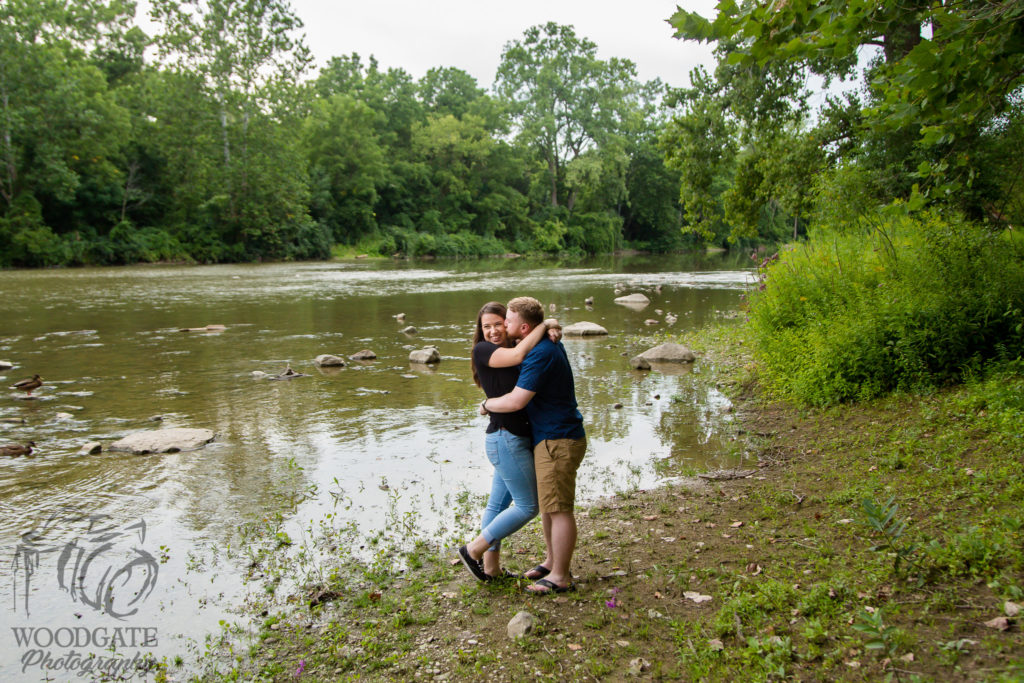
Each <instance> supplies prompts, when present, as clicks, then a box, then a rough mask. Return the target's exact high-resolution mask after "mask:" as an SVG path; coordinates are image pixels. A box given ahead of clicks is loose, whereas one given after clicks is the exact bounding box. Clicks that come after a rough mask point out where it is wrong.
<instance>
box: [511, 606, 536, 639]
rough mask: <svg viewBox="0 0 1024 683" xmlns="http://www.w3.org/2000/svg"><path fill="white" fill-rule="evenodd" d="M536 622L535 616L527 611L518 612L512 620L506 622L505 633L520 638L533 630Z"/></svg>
mask: <svg viewBox="0 0 1024 683" xmlns="http://www.w3.org/2000/svg"><path fill="white" fill-rule="evenodd" d="M536 623H537V617H535V616H533V615H532V614H530V613H529V612H518V613H517V614H516V615H515V616H514V617H512V620H511V621H509V622H508V628H507V633H508V637H509V638H520V637H522V636H525V635H527V634H528V633H530V632H531V631H533V627H534V624H536Z"/></svg>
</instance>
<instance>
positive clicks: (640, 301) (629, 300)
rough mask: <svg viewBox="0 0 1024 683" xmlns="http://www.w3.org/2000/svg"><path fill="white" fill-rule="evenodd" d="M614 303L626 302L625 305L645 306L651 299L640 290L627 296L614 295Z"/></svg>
mask: <svg viewBox="0 0 1024 683" xmlns="http://www.w3.org/2000/svg"><path fill="white" fill-rule="evenodd" d="M615 303H617V304H626V305H627V306H646V305H647V304H649V303H651V300H650V299H648V298H647V297H646V296H644V295H643V294H641V293H640V292H637V293H635V294H629V295H628V296H619V297H615Z"/></svg>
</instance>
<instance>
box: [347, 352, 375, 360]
mask: <svg viewBox="0 0 1024 683" xmlns="http://www.w3.org/2000/svg"><path fill="white" fill-rule="evenodd" d="M349 358H351V359H352V360H375V359H376V358H377V354H376V353H374V352H373V351H371V350H370V349H363V350H362V351H359V352H357V353H353V354H352V355H351V356H349Z"/></svg>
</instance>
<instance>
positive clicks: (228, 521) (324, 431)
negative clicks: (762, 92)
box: [0, 257, 749, 678]
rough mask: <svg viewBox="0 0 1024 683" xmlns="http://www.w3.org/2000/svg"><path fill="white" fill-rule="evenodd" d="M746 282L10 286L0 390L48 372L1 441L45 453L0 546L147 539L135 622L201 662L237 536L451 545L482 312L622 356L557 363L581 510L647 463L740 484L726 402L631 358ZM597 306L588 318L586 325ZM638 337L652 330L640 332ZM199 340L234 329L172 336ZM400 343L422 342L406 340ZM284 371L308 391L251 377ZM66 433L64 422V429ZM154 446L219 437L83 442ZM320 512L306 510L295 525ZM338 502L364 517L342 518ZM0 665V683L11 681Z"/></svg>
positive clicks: (595, 355)
mask: <svg viewBox="0 0 1024 683" xmlns="http://www.w3.org/2000/svg"><path fill="white" fill-rule="evenodd" d="M746 266H747V263H746V262H743V261H739V262H737V261H732V262H728V261H725V262H723V261H721V260H717V261H716V260H714V259H710V260H709V259H708V258H706V257H700V258H697V259H693V258H690V259H687V258H683V257H661V258H636V259H611V258H605V259H600V260H597V261H586V262H575V263H558V264H540V265H539V264H537V263H531V262H528V261H526V260H498V261H494V262H481V261H472V262H464V263H436V264H430V263H428V264H423V263H393V262H390V261H388V262H384V263H370V262H365V261H360V262H352V263H315V264H273V265H264V266H217V267H169V266H167V267H165V266H159V267H137V268H112V269H92V270H90V269H82V270H61V271H25V272H3V273H0V297H2V300H4V301H5V305H6V316H5V327H4V329H3V330H2V331H0V358H3V359H4V360H10V361H12V362H14V363H15V365H16V367H15V368H14V369H13V370H10V371H7V372H6V373H4V375H3V376H2V378H0V381H3V382H4V384H3V385H2V386H4V387H6V386H8V385H9V384H11V383H13V381H15V380H17V379H20V378H21V376H23V375H24V376H30V375H31V374H34V373H37V372H38V373H39V374H40V375H42V376H43V379H44V381H45V382H46V384H45V385H44V387H43V388H42V390H41V391H40V397H39V399H38V400H34V401H23V400H16V397H15V396H13V395H3V394H0V418H2V417H18V418H24V420H25V424H24V425H15V424H3V423H0V439H2V440H3V441H4V442H8V441H27V440H29V439H32V440H34V441H35V442H36V444H37V452H38V456H37V457H35V458H32V459H18V460H8V461H3V462H0V539H2V542H0V545H2V546H3V547H13V546H14V545H15V544H16V543H17V540H18V534H19V533H20V532H21V531H23V530H24V529H26V528H29V527H31V525H32V524H33V523H34V521H35V520H37V519H38V518H39V517H40V516H41V515H44V514H46V513H47V512H48V511H50V510H52V509H53V508H54V507H55V506H60V505H76V506H86V507H88V508H89V510H90V511H92V512H96V513H103V514H107V515H110V516H112V517H115V518H121V519H124V518H127V517H144V518H145V520H146V522H147V523H148V528H149V537H150V538H151V539H156V541H157V542H158V543H159V545H161V546H163V547H165V548H166V549H167V550H166V559H165V560H164V563H163V565H162V568H161V577H160V583H159V584H158V585H157V587H156V589H155V591H154V595H155V596H156V599H154V600H150V601H148V602H147V604H146V606H145V609H144V610H143V612H144V613H143V614H141V615H140V617H139V618H140V619H143V620H145V619H152V620H158V621H159V623H160V624H162V625H163V627H164V628H165V629H167V631H168V632H175V633H187V634H189V635H191V637H193V638H198V639H200V640H201V638H202V635H203V633H205V632H208V631H211V630H215V629H216V623H217V621H218V620H219V619H220V618H224V617H225V615H226V613H227V611H228V610H229V609H230V605H231V604H233V603H235V604H237V601H238V600H240V599H241V593H242V591H243V590H244V587H243V586H242V585H241V577H242V576H244V575H245V573H246V571H247V567H245V566H243V565H244V563H243V562H242V561H241V560H240V559H237V558H236V559H234V560H228V559H226V557H224V556H221V555H217V556H216V557H214V555H212V554H211V553H210V550H211V549H214V550H216V551H217V552H218V553H220V552H222V551H223V550H224V549H226V548H228V547H230V545H231V544H232V543H235V542H236V540H237V532H238V529H239V527H240V525H243V524H247V523H250V522H253V521H258V520H261V519H265V518H269V517H273V516H274V515H275V514H278V513H283V514H286V515H288V516H289V518H288V527H289V529H291V530H292V532H301V530H302V529H303V528H305V527H306V526H307V525H308V524H309V523H310V522H311V521H313V522H316V521H317V520H319V519H321V518H322V517H323V515H324V514H325V513H327V512H336V513H338V517H337V519H336V520H335V523H337V524H344V523H347V522H349V521H351V522H353V523H355V524H358V525H359V526H361V527H362V528H363V529H364V531H367V532H369V531H372V530H373V529H374V528H379V527H381V526H384V525H387V524H389V523H393V522H394V519H393V518H394V516H395V515H402V514H405V513H413V512H415V513H416V516H417V523H418V524H420V526H421V528H420V532H421V533H433V532H439V531H440V530H441V529H450V528H451V525H452V524H453V520H452V519H451V516H452V506H451V500H452V499H453V497H454V496H457V495H458V493H459V492H460V491H464V490H466V489H468V490H470V491H473V492H480V493H483V492H485V491H486V489H487V482H488V481H489V477H490V468H489V466H488V465H487V463H486V459H485V457H484V454H483V438H482V435H483V429H484V426H485V419H484V418H483V417H481V416H479V415H477V413H476V410H475V408H476V405H477V403H478V401H479V398H480V395H479V390H478V389H477V388H476V387H475V386H474V385H473V384H472V381H471V377H470V372H469V341H468V340H469V338H470V336H471V334H472V326H473V323H474V319H475V313H476V311H477V309H478V308H479V306H480V305H481V304H482V303H483V302H485V301H487V300H492V299H494V300H499V301H505V300H508V299H509V298H511V297H513V296H516V295H519V294H524V293H528V294H530V295H532V296H536V297H537V298H538V299H540V300H541V301H543V302H544V303H545V304H548V303H553V304H555V306H556V310H557V313H556V315H557V316H558V317H559V318H560V319H562V321H563V322H565V323H573V322H580V321H590V322H596V323H599V324H600V325H602V326H604V327H605V328H607V329H608V330H609V333H610V334H609V335H608V336H607V337H602V338H596V339H574V338H570V339H567V340H566V342H565V344H566V349H567V351H568V354H569V357H570V362H571V363H572V365H573V368H574V371H575V373H576V379H577V385H576V389H577V395H578V398H579V401H580V404H581V411H582V412H583V414H584V418H585V424H586V428H587V433H588V437H589V442H590V451H589V452H588V456H587V460H586V461H585V464H584V467H583V469H582V470H581V473H580V477H581V484H580V485H581V493H582V494H583V497H584V498H586V497H594V496H598V495H602V494H604V493H606V492H608V491H611V490H615V489H616V488H620V487H621V486H622V485H623V482H624V481H625V479H624V475H623V472H626V471H628V472H631V474H630V477H631V478H632V479H633V480H634V483H635V484H636V485H640V486H650V485H652V484H654V483H655V482H656V481H657V479H658V478H659V476H660V470H659V468H655V467H654V465H653V463H657V462H661V463H665V462H675V463H679V464H683V465H687V466H693V467H696V468H702V467H717V466H728V465H732V464H735V463H733V462H731V461H728V458H730V457H731V456H730V454H729V449H728V443H727V440H726V439H727V437H726V435H725V434H724V433H723V429H722V424H723V421H727V420H728V419H729V415H728V412H727V408H728V406H727V402H725V401H724V398H723V397H722V396H721V395H720V394H717V392H715V391H714V390H713V389H709V388H706V387H705V388H702V387H703V385H702V384H699V383H694V382H693V381H692V377H690V375H689V373H690V371H691V370H690V368H689V366H658V367H656V368H655V369H654V370H653V371H652V372H647V373H638V372H635V371H633V370H631V369H630V368H629V364H628V359H629V357H631V356H632V355H635V354H636V353H638V352H640V351H642V350H644V349H643V348H640V346H639V345H638V344H637V343H636V342H635V340H634V336H635V335H637V334H649V333H653V332H657V331H659V330H669V331H671V332H674V333H685V331H687V330H690V329H695V328H697V327H699V326H701V325H702V324H704V323H705V322H707V321H709V320H711V319H713V318H715V317H716V316H719V315H721V314H722V312H732V311H735V310H737V309H738V306H739V303H740V296H741V294H742V290H743V288H744V287H745V286H746V283H747V281H748V277H749V276H748V273H747V272H746V271H744V270H741V269H740V268H745V267H746ZM616 285H619V286H620V289H622V290H623V291H625V292H627V293H629V292H632V291H643V292H644V293H645V294H646V295H647V296H649V297H650V298H651V300H652V301H651V304H650V305H649V306H647V307H645V308H644V309H643V310H641V311H634V310H631V309H629V308H626V307H623V306H618V305H616V304H615V303H614V302H613V299H614V298H615V296H616V295H615V288H616ZM588 296H593V297H594V304H593V305H592V306H584V304H583V302H584V299H585V298H586V297H588ZM656 310H660V311H662V313H656V312H655V311H656ZM400 313H404V314H405V318H404V320H398V319H396V317H395V316H396V315H398V314H400ZM671 316H676V317H677V319H676V322H675V323H673V324H671V325H669V324H668V323H667V322H666V320H667V319H670V317H671ZM648 318H653V319H657V320H658V321H659V322H658V324H657V325H654V326H645V324H644V321H645V320H646V319H648ZM209 324H219V325H224V326H225V329H223V330H222V331H217V332H215V333H207V332H182V331H181V330H182V329H184V328H197V327H203V326H206V325H209ZM407 325H413V326H415V327H416V328H417V330H418V332H417V333H416V334H411V335H410V334H405V333H403V332H402V330H403V329H404V328H405V327H406V326H407ZM426 345H435V346H437V348H438V349H439V351H440V353H441V355H442V357H443V359H444V360H442V362H441V363H440V364H438V365H436V366H424V365H420V364H415V363H410V362H409V360H408V358H409V352H410V350H413V349H418V348H422V347H423V346H426ZM366 348H368V349H371V350H372V351H374V352H375V353H376V354H377V359H376V360H374V361H367V362H350V363H348V364H347V366H346V367H344V368H336V369H331V368H317V367H315V366H314V365H313V363H312V359H313V358H315V357H316V356H317V355H320V354H323V353H330V354H334V355H339V356H342V357H346V358H347V357H348V356H349V355H351V354H353V353H356V352H357V351H360V350H362V349H366ZM289 364H290V365H291V367H292V368H294V369H295V370H296V371H299V372H302V373H305V374H306V375H307V376H306V377H300V378H296V379H292V380H288V381H270V380H266V379H262V380H261V379H254V378H253V375H252V372H253V371H255V370H259V371H263V372H265V373H268V374H277V373H278V372H280V371H282V370H283V369H284V368H285V367H286V366H287V365H289ZM617 403H619V404H622V407H621V408H615V407H614V406H615V404H617ZM58 412H66V413H70V414H71V415H72V417H71V418H70V419H62V420H58V419H56V418H55V415H56V413H58ZM157 416H159V417H160V418H161V420H162V421H160V422H155V421H153V418H156V417H157ZM161 425H163V426H191V427H205V428H209V429H212V430H214V431H215V432H216V433H217V435H218V437H217V440H216V442H215V443H214V444H212V445H210V446H208V447H207V448H205V449H203V450H200V451H195V452H191V453H178V454H171V455H164V456H128V455H125V454H119V453H109V452H104V453H102V454H100V455H98V456H80V455H78V450H79V448H80V447H81V446H82V445H83V444H84V443H86V442H89V441H94V440H95V441H100V442H102V443H104V444H109V443H110V442H112V441H113V440H115V439H116V438H119V437H121V436H123V435H125V434H128V433H131V432H134V431H138V430H143V429H154V428H157V427H159V426H161ZM307 492H313V493H314V494H315V495H313V497H312V498H310V499H309V500H307V501H306V502H305V503H303V504H302V505H301V506H300V507H299V508H298V509H297V510H295V509H294V506H293V502H294V501H295V500H297V499H299V498H301V495H302V494H304V493H307ZM338 496H341V497H342V498H344V499H346V500H349V501H351V502H352V505H351V507H350V508H349V509H347V510H342V511H339V510H338V509H337V508H336V507H335V504H334V503H335V501H336V500H337V499H338ZM389 515H391V516H392V518H391V519H390V520H389ZM200 557H202V558H205V559H204V560H200V559H197V558H200ZM5 564H6V563H5V562H0V566H4V565H5ZM0 571H4V570H0ZM9 578H10V577H8V576H4V575H0V580H6V579H9ZM34 598H35V599H36V602H37V604H36V605H35V610H34V615H33V616H32V618H33V619H35V618H39V619H49V620H51V621H54V620H55V621H58V622H60V621H61V620H67V619H69V618H72V619H73V618H74V617H69V616H68V615H69V614H71V613H72V612H73V611H74V607H73V606H70V607H69V605H68V603H67V595H60V594H57V593H54V592H53V591H50V592H42V591H41V592H40V594H39V595H38V596H34ZM214 604H217V605H222V606H225V605H226V607H213V606H212V605H214ZM199 605H206V606H205V607H200V606H199ZM38 615H41V616H38ZM18 618H19V619H21V618H23V616H19V617H18ZM18 623H21V622H20V621H19V622H18ZM182 647H184V646H183V645H182ZM161 654H165V653H161ZM166 654H170V653H169V652H168V653H166ZM2 665H3V668H0V675H3V676H4V677H5V678H6V677H7V674H9V673H10V672H11V671H13V669H11V668H9V667H10V666H12V663H11V662H8V661H6V660H5V661H3V662H2Z"/></svg>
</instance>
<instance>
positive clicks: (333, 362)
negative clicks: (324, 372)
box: [313, 353, 345, 368]
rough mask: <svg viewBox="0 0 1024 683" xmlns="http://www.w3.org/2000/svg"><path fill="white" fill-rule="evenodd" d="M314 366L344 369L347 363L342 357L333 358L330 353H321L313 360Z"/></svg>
mask: <svg viewBox="0 0 1024 683" xmlns="http://www.w3.org/2000/svg"><path fill="white" fill-rule="evenodd" d="M313 364H314V365H317V366H319V367H326V368H343V367H345V361H344V360H343V359H342V358H341V357H340V356H333V355H331V354H329V353H321V354H320V355H319V356H317V357H316V358H314V359H313Z"/></svg>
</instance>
